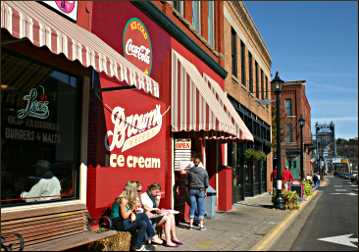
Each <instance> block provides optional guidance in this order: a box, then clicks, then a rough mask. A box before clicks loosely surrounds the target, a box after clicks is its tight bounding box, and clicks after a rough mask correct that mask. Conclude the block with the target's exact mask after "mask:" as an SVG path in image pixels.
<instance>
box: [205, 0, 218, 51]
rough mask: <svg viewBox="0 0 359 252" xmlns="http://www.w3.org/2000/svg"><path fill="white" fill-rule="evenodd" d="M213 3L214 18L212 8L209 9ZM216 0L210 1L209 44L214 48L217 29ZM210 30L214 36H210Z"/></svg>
mask: <svg viewBox="0 0 359 252" xmlns="http://www.w3.org/2000/svg"><path fill="white" fill-rule="evenodd" d="M210 5H212V6H213V8H212V12H211V14H212V20H211V19H210V15H209V13H210V9H209V6H210ZM214 10H215V2H214V1H208V27H207V28H208V44H209V45H210V46H211V47H212V48H215V47H216V30H215V11H214ZM209 24H211V26H212V27H211V28H212V29H210V25H209ZM210 31H212V38H210V37H209V33H210Z"/></svg>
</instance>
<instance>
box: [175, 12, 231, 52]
mask: <svg viewBox="0 0 359 252" xmlns="http://www.w3.org/2000/svg"><path fill="white" fill-rule="evenodd" d="M172 9H173V13H174V14H175V16H176V17H177V18H178V19H179V20H180V21H181V22H182V23H183V24H184V25H185V26H187V27H188V28H189V29H190V30H191V31H192V33H193V34H194V35H195V36H196V37H197V38H198V39H199V40H201V42H202V43H204V44H205V45H206V47H207V48H208V49H209V50H210V51H211V52H212V53H213V54H214V55H216V56H217V57H222V56H223V57H224V55H223V54H221V53H219V52H218V51H217V50H215V48H213V47H212V46H211V45H210V44H209V43H208V41H207V40H205V39H204V38H203V37H202V35H201V34H200V33H198V31H196V30H195V29H194V28H193V26H192V24H191V23H190V22H188V20H187V19H185V18H184V17H183V15H182V14H181V13H179V12H178V11H177V10H176V9H175V8H172Z"/></svg>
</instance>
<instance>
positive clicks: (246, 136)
mask: <svg viewBox="0 0 359 252" xmlns="http://www.w3.org/2000/svg"><path fill="white" fill-rule="evenodd" d="M203 79H204V81H205V82H206V83H207V85H208V88H209V89H210V90H211V91H212V93H213V94H214V95H215V96H216V99H217V100H218V102H219V103H220V104H221V106H222V107H223V110H224V111H225V112H226V114H227V115H228V117H229V118H230V119H231V121H232V123H233V124H234V125H235V127H236V131H237V134H239V135H240V136H241V139H243V140H249V141H254V138H253V135H252V133H251V132H250V131H249V129H248V128H247V126H246V124H245V123H244V122H243V120H242V118H241V117H240V116H239V114H238V112H237V111H236V109H235V108H234V107H233V105H232V103H231V102H230V101H229V99H228V97H227V95H226V94H225V92H223V90H222V88H221V87H220V85H219V84H218V83H217V82H216V81H215V80H213V79H212V78H211V77H209V76H208V75H207V74H203Z"/></svg>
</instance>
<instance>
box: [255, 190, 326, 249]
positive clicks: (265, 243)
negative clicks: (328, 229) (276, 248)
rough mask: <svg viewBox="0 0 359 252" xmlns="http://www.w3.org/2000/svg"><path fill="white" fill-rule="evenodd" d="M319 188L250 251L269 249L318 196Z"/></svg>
mask: <svg viewBox="0 0 359 252" xmlns="http://www.w3.org/2000/svg"><path fill="white" fill-rule="evenodd" d="M318 194H319V192H318V190H316V191H314V192H313V194H312V196H310V198H308V199H307V200H306V201H304V202H303V203H302V204H301V206H300V207H299V209H298V210H292V211H291V212H290V213H288V215H287V216H286V217H285V218H284V220H283V221H282V222H280V223H278V224H277V225H276V226H275V227H273V228H272V229H271V230H270V231H269V232H268V233H267V234H266V235H265V236H264V237H263V239H262V240H260V241H259V242H258V243H257V244H255V245H254V246H253V247H252V248H250V249H249V251H268V250H269V249H270V247H271V246H272V245H273V244H274V243H275V242H276V241H277V239H278V238H279V237H280V236H281V235H282V234H283V233H284V231H285V230H286V229H287V228H288V227H289V225H290V224H292V223H293V221H294V220H295V218H296V217H297V216H298V215H299V214H300V213H301V212H302V211H303V210H304V209H305V207H306V206H307V205H308V204H309V203H310V202H311V201H312V200H313V199H315V198H316V197H317V195H318Z"/></svg>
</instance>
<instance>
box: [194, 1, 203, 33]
mask: <svg viewBox="0 0 359 252" xmlns="http://www.w3.org/2000/svg"><path fill="white" fill-rule="evenodd" d="M194 4H198V30H197V29H196V27H195V25H194V22H193V21H194V18H193V6H194ZM192 27H193V29H194V30H195V31H196V32H198V33H199V34H201V2H200V1H192Z"/></svg>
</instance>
